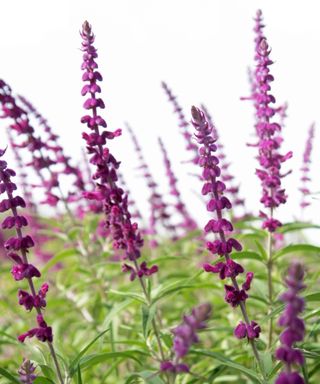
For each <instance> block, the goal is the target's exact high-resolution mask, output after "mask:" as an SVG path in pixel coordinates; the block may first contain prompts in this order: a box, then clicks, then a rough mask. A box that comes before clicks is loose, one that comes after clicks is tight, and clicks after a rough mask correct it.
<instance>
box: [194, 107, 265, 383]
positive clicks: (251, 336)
mask: <svg viewBox="0 0 320 384" xmlns="http://www.w3.org/2000/svg"><path fill="white" fill-rule="evenodd" d="M191 114H192V124H193V126H194V128H195V130H196V133H195V136H196V139H197V141H198V143H199V145H200V149H199V166H200V167H201V168H203V171H202V178H203V180H204V185H203V188H202V194H203V195H208V194H209V195H210V201H209V202H208V204H207V210H208V211H209V212H215V218H214V219H211V220H209V222H208V223H207V224H206V226H205V228H204V231H205V233H210V232H211V233H214V234H216V235H217V237H218V238H217V239H216V240H215V241H213V242H211V241H209V242H207V249H208V250H209V251H210V252H211V253H212V254H213V255H219V256H220V257H221V258H223V259H224V261H220V262H218V263H215V264H214V265H211V264H204V266H203V267H204V270H205V271H206V272H210V273H218V274H219V277H220V279H222V280H224V279H226V278H230V279H231V285H228V284H226V285H225V301H226V302H227V303H229V304H230V305H231V306H232V307H237V306H240V309H241V312H242V316H243V319H244V323H243V322H240V323H239V324H238V325H237V327H236V328H235V330H234V335H235V336H236V337H237V338H239V339H242V338H247V339H248V341H249V342H250V344H251V347H252V350H253V353H254V356H255V358H256V360H257V363H258V365H259V367H260V370H261V373H262V374H263V375H264V369H263V365H262V362H261V360H260V356H259V353H258V350H257V348H256V344H255V339H256V338H258V337H259V334H260V332H261V329H260V326H259V325H258V324H257V323H256V322H255V321H250V320H249V317H248V313H247V309H246V304H245V303H246V300H247V299H248V297H249V296H248V293H247V292H248V291H249V290H250V287H251V283H252V280H253V272H247V274H246V279H245V281H244V282H243V284H242V286H241V287H240V286H239V283H238V279H237V277H238V276H239V275H241V274H242V273H244V268H243V267H242V266H241V265H240V264H238V263H236V262H235V261H233V260H232V258H231V255H230V254H231V252H232V249H235V250H236V251H241V249H242V246H241V244H240V243H239V242H238V241H237V240H236V239H234V238H233V237H231V236H230V234H231V233H232V231H233V226H232V224H231V222H230V221H228V220H227V219H225V218H223V210H224V209H230V208H232V205H231V203H230V201H229V199H228V198H227V197H226V196H224V191H225V190H226V186H225V184H224V183H223V182H222V181H221V180H220V179H219V178H220V175H221V170H220V168H219V159H218V158H217V157H216V156H215V155H214V152H216V151H217V145H216V143H215V142H216V138H215V137H214V135H213V127H212V126H211V125H210V124H209V122H208V120H207V118H206V115H205V113H204V112H203V111H201V110H200V109H199V108H196V107H194V106H193V107H192V109H191Z"/></svg>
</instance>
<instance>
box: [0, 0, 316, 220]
mask: <svg viewBox="0 0 320 384" xmlns="http://www.w3.org/2000/svg"><path fill="white" fill-rule="evenodd" d="M0 6H1V8H0V9H1V23H0V52H1V56H0V57H1V59H0V76H1V77H2V78H3V79H4V80H5V81H7V82H8V83H9V84H10V85H11V86H12V88H13V90H14V92H17V93H20V94H23V95H25V96H26V97H27V98H29V99H30V100H31V101H32V102H33V103H34V105H35V106H37V108H38V109H39V111H40V112H41V113H42V114H43V115H45V116H46V117H47V118H48V119H49V122H50V123H51V126H52V127H53V128H54V130H55V131H56V132H57V133H58V134H60V136H61V142H62V143H63V144H64V146H65V148H66V152H67V153H68V154H71V155H72V156H73V157H74V158H75V159H76V160H77V159H79V158H80V148H81V146H83V140H82V138H81V132H82V131H83V130H84V127H82V126H81V124H80V123H79V120H80V117H81V115H82V114H83V109H82V103H83V99H82V98H81V96H80V89H81V86H82V84H81V80H80V79H81V70H80V65H81V52H80V50H79V48H80V44H81V40H80V36H79V29H80V28H81V24H82V22H83V21H84V20H85V19H87V20H88V21H89V22H90V23H91V24H92V25H93V29H94V32H95V34H96V47H97V48H98V51H99V52H98V53H99V59H98V62H99V66H100V71H101V73H102V75H103V77H104V82H103V84H102V87H103V94H102V95H103V99H104V101H105V104H106V110H105V118H106V120H107V122H108V125H109V127H110V128H112V129H115V128H118V127H123V122H124V121H129V122H130V124H131V125H132V127H133V128H134V129H135V131H136V133H137V135H138V137H139V140H140V142H141V144H142V146H143V149H144V153H145V156H146V158H147V160H148V163H149V164H150V167H151V169H152V171H153V173H154V177H155V178H156V180H157V181H158V182H159V183H160V184H161V189H162V190H163V191H164V192H166V190H167V184H166V179H165V178H164V170H163V167H162V158H161V155H160V153H159V150H158V145H157V137H158V136H161V137H162V138H163V140H164V142H165V144H166V146H167V148H168V151H169V154H170V155H171V159H172V162H173V164H174V169H175V171H176V173H177V175H178V176H179V180H180V184H179V185H180V189H181V191H182V193H183V197H184V200H185V201H188V205H189V207H190V209H191V210H192V211H193V213H194V215H195V216H196V217H197V218H198V219H200V222H201V223H202V222H203V220H204V219H203V218H204V213H205V208H204V207H203V205H202V204H201V203H200V201H199V200H198V199H197V197H195V195H194V193H193V192H192V190H194V191H195V192H197V193H198V192H199V191H200V189H201V185H199V182H197V181H196V180H195V179H194V178H192V177H190V176H188V172H189V171H192V167H190V166H188V165H184V164H181V161H182V160H185V159H186V158H188V154H186V152H185V150H184V145H185V144H184V141H183V138H182V137H181V135H180V133H179V129H178V127H177V124H176V117H175V116H174V115H173V114H172V107H171V105H169V103H168V102H167V99H166V96H165V95H164V94H163V91H162V89H161V87H160V82H161V80H165V81H166V82H167V83H168V84H169V86H170V87H172V89H173V91H174V93H175V94H177V95H178V98H179V102H180V103H181V105H182V106H183V107H184V109H185V113H186V116H187V118H188V120H189V119H190V113H189V111H190V107H191V105H192V104H195V105H199V104H200V103H201V102H204V103H205V104H206V105H207V106H208V108H209V110H210V111H211V113H212V115H213V117H214V120H215V122H216V124H217V128H218V130H219V132H220V136H221V140H222V141H223V143H224V144H225V147H226V152H227V155H228V157H229V158H230V160H231V161H232V163H233V164H232V168H231V170H232V172H233V173H234V175H236V177H237V180H239V182H241V193H242V195H244V196H245V197H246V199H247V203H248V210H250V211H254V212H257V211H258V210H259V209H260V208H261V206H260V204H259V197H260V185H259V182H258V180H257V177H256V176H255V174H254V171H255V168H256V162H255V160H254V156H255V154H256V149H252V148H248V147H246V142H248V141H250V136H251V135H252V132H253V118H252V115H253V110H252V106H251V104H250V102H243V101H240V99H239V98H240V96H246V95H248V94H249V85H248V81H247V67H248V66H249V65H252V63H253V47H254V45H253V38H254V35H253V32H252V29H253V26H254V22H253V17H254V15H255V12H256V10H257V9H258V8H261V9H262V10H263V14H264V18H265V23H266V28H265V35H266V36H267V38H268V41H269V44H270V46H271V47H272V54H271V57H272V59H273V60H274V61H275V64H274V65H273V66H272V73H273V74H274V76H275V82H274V83H273V94H274V96H275V97H276V99H277V102H278V103H279V104H282V103H283V102H285V101H287V102H288V103H289V109H288V119H287V121H286V127H285V129H284V132H283V133H284V138H285V148H284V151H286V150H292V151H293V153H294V158H293V159H292V160H290V162H288V163H289V165H288V166H290V167H291V168H292V169H293V170H294V173H293V174H292V175H291V176H289V177H287V178H286V179H285V180H284V186H285V187H286V189H287V191H288V194H289V200H288V204H287V205H286V206H283V207H282V208H280V209H279V212H278V217H280V218H285V219H291V218H292V217H296V218H297V217H300V208H299V200H300V192H299V191H298V188H299V177H300V174H299V168H300V166H301V158H302V152H303V149H304V145H305V140H306V135H307V129H308V128H309V125H310V123H311V122H312V121H316V122H319V121H320V108H319V101H320V100H319V89H320V55H319V52H320V23H319V11H320V7H319V2H318V1H317V0H314V1H310V0H307V1H304V2H302V1H293V0H281V1H279V0H268V1H253V0H243V1H240V0H239V1H237V0H229V1H227V0H224V1H223V0H157V1H156V0H113V1H110V0H105V1H103V0H100V1H98V0H95V1H94V0H87V1H83V0H74V1H71V0H70V1H66V0H60V1H57V0H55V1H48V0H46V1H45V0H37V1H36V0H28V1H25V0H21V1H15V0H10V1H7V0H2V1H0ZM318 128H319V127H318V125H317V127H316V138H315V146H314V152H313V156H312V158H313V164H312V179H313V182H312V190H313V191H319V190H320V182H319V174H320V173H319V129H318ZM0 137H1V144H0V146H1V147H3V146H5V144H6V137H5V135H1V136H0ZM112 150H113V151H114V154H115V155H116V157H117V158H118V159H120V160H122V162H123V169H124V171H123V172H124V174H125V176H126V179H127V181H128V184H129V185H130V189H131V191H132V193H133V196H134V198H135V199H136V200H137V201H138V205H139V207H140V208H141V209H142V210H143V211H144V212H147V205H146V204H145V201H146V196H147V194H146V190H145V186H144V182H143V180H141V179H139V178H137V171H136V170H135V169H134V167H135V165H136V156H135V153H134V151H133V149H132V145H131V142H130V140H129V138H128V137H127V133H126V132H124V135H123V137H122V138H121V139H118V140H117V143H112ZM288 163H287V164H288ZM318 212H319V200H317V199H315V198H314V199H313V205H312V206H311V208H309V209H308V210H307V212H306V213H305V218H313V219H314V221H316V222H317V223H319V222H320V218H319V214H318Z"/></svg>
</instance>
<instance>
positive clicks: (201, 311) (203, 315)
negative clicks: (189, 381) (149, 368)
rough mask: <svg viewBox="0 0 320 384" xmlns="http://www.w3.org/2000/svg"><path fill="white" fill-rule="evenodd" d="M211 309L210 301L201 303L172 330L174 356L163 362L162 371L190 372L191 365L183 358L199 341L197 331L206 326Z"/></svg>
mask: <svg viewBox="0 0 320 384" xmlns="http://www.w3.org/2000/svg"><path fill="white" fill-rule="evenodd" d="M211 310H212V308H211V305H210V304H209V303H204V304H200V305H199V306H197V307H195V308H194V309H193V310H192V312H191V314H190V315H187V316H184V317H183V322H182V323H181V324H180V325H178V326H177V327H176V328H174V329H173V330H172V333H173V335H174V340H173V352H174V358H173V359H172V360H166V361H163V362H162V363H161V366H160V369H161V371H162V372H171V373H175V374H177V373H184V372H189V366H188V365H187V364H186V363H183V362H181V360H182V359H183V358H184V357H185V356H186V355H187V354H188V352H189V350H190V348H191V346H192V344H194V343H198V342H199V337H198V335H197V332H198V331H199V330H201V329H204V328H206V326H207V324H206V323H207V321H208V320H209V318H210V315H211Z"/></svg>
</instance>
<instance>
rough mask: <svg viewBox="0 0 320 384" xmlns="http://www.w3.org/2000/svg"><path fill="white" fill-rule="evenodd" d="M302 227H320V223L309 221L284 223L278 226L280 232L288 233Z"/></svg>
mask: <svg viewBox="0 0 320 384" xmlns="http://www.w3.org/2000/svg"><path fill="white" fill-rule="evenodd" d="M302 229H320V225H314V224H309V223H301V222H300V223H299V222H296V223H288V224H284V225H282V227H280V228H278V232H280V233H288V232H292V231H300V230H302Z"/></svg>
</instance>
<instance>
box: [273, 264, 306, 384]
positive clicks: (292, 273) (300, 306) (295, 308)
mask: <svg viewBox="0 0 320 384" xmlns="http://www.w3.org/2000/svg"><path fill="white" fill-rule="evenodd" d="M303 278H304V268H303V265H302V264H300V263H299V262H296V261H295V262H293V263H292V264H291V265H290V267H289V270H288V273H287V275H286V278H285V283H286V285H287V287H288V290H287V291H286V292H285V293H283V294H282V295H281V296H280V300H281V301H282V302H283V303H285V309H284V312H283V314H282V315H281V317H280V318H279V325H280V326H281V327H284V328H285V329H284V331H283V332H282V333H281V335H280V342H281V346H280V347H279V348H278V349H277V350H276V354H275V356H276V359H277V360H280V361H282V362H283V363H284V364H285V371H284V372H281V373H280V374H279V376H278V378H277V380H276V382H275V383H276V384H287V383H294V384H303V383H304V380H303V379H302V377H301V376H300V375H299V373H298V372H294V371H292V366H294V365H296V366H299V365H300V366H302V365H303V364H304V357H303V354H302V352H301V351H300V350H299V349H297V348H295V343H297V342H302V341H303V339H304V333H305V324H304V321H303V320H302V319H301V318H300V317H299V315H300V314H301V313H302V312H303V310H304V305H305V303H304V299H303V298H302V297H301V296H299V293H300V291H302V290H303V289H304V288H305V285H304V284H303Z"/></svg>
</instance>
